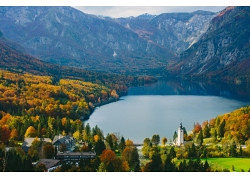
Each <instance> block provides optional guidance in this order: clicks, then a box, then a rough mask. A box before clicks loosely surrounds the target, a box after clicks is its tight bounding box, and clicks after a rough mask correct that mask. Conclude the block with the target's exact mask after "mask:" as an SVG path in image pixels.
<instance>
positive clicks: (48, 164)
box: [37, 159, 61, 172]
mask: <svg viewBox="0 0 250 180" xmlns="http://www.w3.org/2000/svg"><path fill="white" fill-rule="evenodd" d="M39 164H43V165H44V166H45V168H46V169H47V171H48V172H51V171H53V170H54V169H56V168H57V167H59V166H61V163H60V160H57V159H40V161H39V162H38V163H37V165H39Z"/></svg>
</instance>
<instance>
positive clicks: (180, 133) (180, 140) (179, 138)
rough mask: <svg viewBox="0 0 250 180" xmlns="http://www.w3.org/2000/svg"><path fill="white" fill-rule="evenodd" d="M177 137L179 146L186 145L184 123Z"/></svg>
mask: <svg viewBox="0 0 250 180" xmlns="http://www.w3.org/2000/svg"><path fill="white" fill-rule="evenodd" d="M177 135H178V136H177V146H181V145H183V144H184V131H183V127H182V123H180V126H179V128H178V133H177Z"/></svg>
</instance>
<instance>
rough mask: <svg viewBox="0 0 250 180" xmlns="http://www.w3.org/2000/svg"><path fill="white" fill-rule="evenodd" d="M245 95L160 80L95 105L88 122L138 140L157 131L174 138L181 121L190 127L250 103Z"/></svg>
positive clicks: (141, 140) (136, 141) (188, 129)
mask: <svg viewBox="0 0 250 180" xmlns="http://www.w3.org/2000/svg"><path fill="white" fill-rule="evenodd" d="M205 87H206V88H205ZM208 87H209V88H208ZM223 88H225V86H223ZM209 89H211V90H212V91H211V90H209ZM243 97H244V93H243V95H242V93H241V94H237V93H235V91H232V90H230V88H228V89H221V88H218V87H217V88H212V87H211V86H204V85H202V84H199V85H194V84H193V83H183V82H181V84H180V83H178V82H173V81H159V82H157V83H155V84H151V85H146V86H141V87H132V88H130V89H129V91H128V95H127V96H123V97H121V100H120V101H117V102H114V103H110V104H107V105H104V106H101V107H98V108H96V110H95V111H94V112H93V114H92V115H91V116H90V118H89V120H88V121H86V123H89V124H90V126H91V127H93V126H95V125H98V126H99V127H100V128H101V129H102V130H103V131H104V134H107V133H116V134H118V135H119V136H124V137H125V138H130V139H132V140H133V141H134V142H135V143H142V142H143V139H144V138H146V137H152V135H154V134H159V135H160V137H163V136H165V137H167V138H170V139H172V137H173V134H174V131H175V130H177V128H178V126H179V124H180V122H182V124H183V126H185V127H186V129H187V131H190V130H192V128H193V125H194V123H195V122H199V123H202V122H203V121H205V120H210V119H211V118H214V117H216V116H217V115H220V114H224V113H227V112H231V111H233V110H234V109H237V108H239V107H241V106H244V105H249V99H248V97H246V98H245V99H244V98H243Z"/></svg>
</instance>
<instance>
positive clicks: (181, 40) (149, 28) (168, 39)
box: [114, 11, 215, 54]
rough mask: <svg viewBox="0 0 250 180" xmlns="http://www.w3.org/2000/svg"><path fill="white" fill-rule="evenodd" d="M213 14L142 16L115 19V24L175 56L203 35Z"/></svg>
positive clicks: (193, 13)
mask: <svg viewBox="0 0 250 180" xmlns="http://www.w3.org/2000/svg"><path fill="white" fill-rule="evenodd" d="M214 16H215V13H213V12H207V11H195V12H192V13H163V14H160V15H157V16H156V15H150V14H143V15H140V16H138V17H129V18H117V19H114V21H115V22H118V23H119V24H121V25H123V26H124V27H126V28H127V29H130V30H132V31H134V32H135V33H137V34H138V36H140V37H141V38H143V39H146V40H148V41H151V42H154V43H156V44H158V45H160V46H162V47H164V48H166V49H169V50H170V51H172V52H174V53H175V54H179V53H180V52H182V51H184V50H186V49H187V48H188V47H189V46H190V45H191V44H193V43H194V42H196V41H197V40H198V39H199V37H200V35H201V34H202V33H204V32H205V31H206V30H207V28H208V25H209V22H210V20H211V19H212V18H213V17H214Z"/></svg>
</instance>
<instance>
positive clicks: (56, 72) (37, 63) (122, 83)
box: [0, 31, 156, 95]
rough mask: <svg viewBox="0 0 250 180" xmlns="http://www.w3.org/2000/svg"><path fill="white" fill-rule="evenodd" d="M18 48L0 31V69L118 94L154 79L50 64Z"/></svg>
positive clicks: (18, 46)
mask: <svg viewBox="0 0 250 180" xmlns="http://www.w3.org/2000/svg"><path fill="white" fill-rule="evenodd" d="M20 49H23V48H22V47H21V46H20V45H18V44H16V43H14V42H12V41H10V40H7V39H6V38H5V37H4V36H3V35H2V32H1V31H0V69H5V70H9V71H12V72H17V73H31V74H34V75H46V76H52V77H53V80H54V81H55V82H57V81H58V80H59V79H61V78H66V79H79V80H82V81H88V82H93V83H97V84H100V85H104V86H106V87H109V88H111V89H115V90H116V91H117V93H119V95H121V94H124V93H126V91H127V87H128V86H134V85H140V84H144V83H151V82H154V81H155V80H156V79H155V78H153V77H148V76H133V77H132V76H125V75H118V74H112V73H104V72H94V71H88V70H84V69H80V68H74V67H69V66H60V65H57V64H51V63H47V62H44V61H41V60H39V59H37V58H34V57H32V56H30V55H28V54H26V53H23V52H22V51H20Z"/></svg>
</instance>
